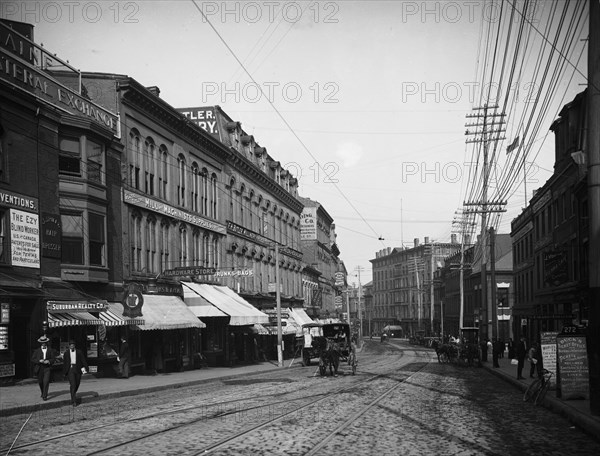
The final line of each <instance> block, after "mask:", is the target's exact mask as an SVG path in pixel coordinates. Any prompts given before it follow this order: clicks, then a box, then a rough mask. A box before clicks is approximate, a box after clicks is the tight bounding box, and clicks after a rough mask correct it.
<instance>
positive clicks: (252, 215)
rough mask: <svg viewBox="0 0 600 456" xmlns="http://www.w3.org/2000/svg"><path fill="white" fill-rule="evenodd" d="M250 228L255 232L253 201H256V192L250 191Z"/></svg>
mask: <svg viewBox="0 0 600 456" xmlns="http://www.w3.org/2000/svg"><path fill="white" fill-rule="evenodd" d="M248 196H249V198H248V228H249V229H250V230H252V231H254V211H253V210H252V209H253V207H252V201H253V200H254V190H250V194H249V195H248Z"/></svg>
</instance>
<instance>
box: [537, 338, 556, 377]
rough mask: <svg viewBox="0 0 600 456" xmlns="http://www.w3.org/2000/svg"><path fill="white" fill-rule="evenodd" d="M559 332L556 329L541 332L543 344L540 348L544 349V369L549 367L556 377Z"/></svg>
mask: <svg viewBox="0 0 600 456" xmlns="http://www.w3.org/2000/svg"><path fill="white" fill-rule="evenodd" d="M557 335H558V332H556V331H548V332H542V333H541V344H540V348H541V349H542V364H543V366H544V369H548V370H549V371H550V372H552V374H554V378H557V376H556V336H557Z"/></svg>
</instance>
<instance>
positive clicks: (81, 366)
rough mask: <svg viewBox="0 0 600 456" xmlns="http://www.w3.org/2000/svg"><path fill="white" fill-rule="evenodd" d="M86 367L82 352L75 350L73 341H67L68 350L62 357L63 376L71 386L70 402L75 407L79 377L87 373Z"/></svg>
mask: <svg viewBox="0 0 600 456" xmlns="http://www.w3.org/2000/svg"><path fill="white" fill-rule="evenodd" d="M87 370H88V365H87V361H86V360H85V356H83V352H82V351H81V350H79V349H78V348H75V341H74V340H70V341H69V349H68V350H67V351H66V352H65V353H64V355H63V374H64V375H65V377H68V378H69V385H70V386H71V388H70V390H71V402H72V403H73V406H77V390H78V389H79V384H80V383H81V375H82V374H85V373H87Z"/></svg>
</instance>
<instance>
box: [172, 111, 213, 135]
mask: <svg viewBox="0 0 600 456" xmlns="http://www.w3.org/2000/svg"><path fill="white" fill-rule="evenodd" d="M176 111H177V112H179V113H181V114H183V115H184V116H185V117H187V118H188V119H190V120H191V121H192V123H194V124H196V125H198V126H199V127H200V128H202V129H203V130H205V131H206V132H208V133H210V134H211V135H212V136H214V137H215V138H216V139H218V140H219V141H220V140H221V135H220V133H219V124H218V122H217V116H216V114H215V109H214V108H213V107H212V106H208V107H198V108H176Z"/></svg>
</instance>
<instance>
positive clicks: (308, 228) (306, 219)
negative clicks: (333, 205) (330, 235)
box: [300, 207, 317, 241]
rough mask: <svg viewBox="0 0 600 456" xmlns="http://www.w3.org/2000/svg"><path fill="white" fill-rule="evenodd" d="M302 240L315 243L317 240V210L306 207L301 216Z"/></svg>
mask: <svg viewBox="0 0 600 456" xmlns="http://www.w3.org/2000/svg"><path fill="white" fill-rule="evenodd" d="M300 239H301V240H302V241H315V240H316V239H317V208H316V207H305V208H304V209H302V214H300Z"/></svg>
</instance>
